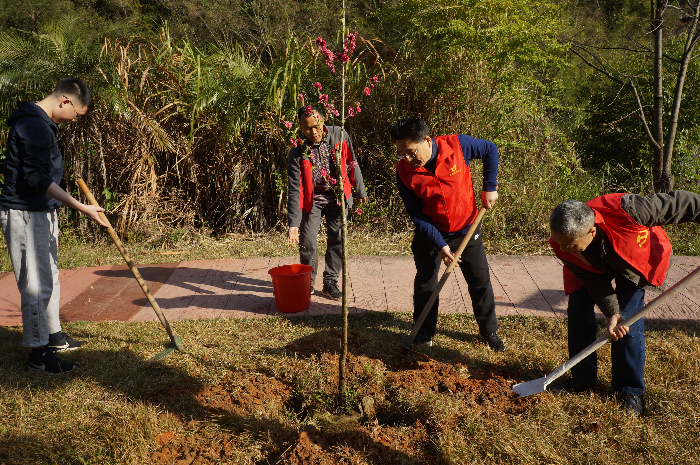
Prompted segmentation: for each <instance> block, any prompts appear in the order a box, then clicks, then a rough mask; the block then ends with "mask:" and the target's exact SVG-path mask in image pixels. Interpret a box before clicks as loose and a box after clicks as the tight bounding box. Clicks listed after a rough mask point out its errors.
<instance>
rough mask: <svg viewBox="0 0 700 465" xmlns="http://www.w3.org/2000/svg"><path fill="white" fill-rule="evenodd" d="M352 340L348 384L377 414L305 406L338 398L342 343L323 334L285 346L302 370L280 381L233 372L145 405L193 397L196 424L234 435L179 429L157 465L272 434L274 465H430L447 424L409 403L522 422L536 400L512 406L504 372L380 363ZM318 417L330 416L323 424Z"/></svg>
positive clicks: (156, 457) (229, 449) (222, 456)
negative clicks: (307, 381) (458, 407)
mask: <svg viewBox="0 0 700 465" xmlns="http://www.w3.org/2000/svg"><path fill="white" fill-rule="evenodd" d="M353 339H354V338H351V339H350V341H351V343H350V344H349V345H350V348H351V353H349V354H348V362H347V373H348V375H347V380H348V386H352V387H353V389H354V390H355V399H356V401H355V405H357V404H359V400H360V399H362V398H363V397H371V399H372V400H373V401H374V403H375V406H376V416H375V415H372V416H371V417H367V416H364V417H363V416H362V415H360V414H359V413H355V414H354V415H347V414H345V415H343V414H342V413H344V411H340V410H338V411H336V412H335V413H340V415H336V416H333V415H331V413H333V412H332V411H331V410H332V409H333V408H336V407H337V404H336V405H335V407H334V405H333V402H334V401H332V402H331V405H328V403H326V404H324V405H323V407H324V408H325V410H324V408H320V409H319V408H317V406H316V404H314V403H313V402H309V401H308V399H309V398H311V397H313V395H312V394H313V392H319V390H320V391H325V392H327V393H329V395H328V397H329V398H332V397H333V396H332V393H333V392H334V389H337V380H338V368H337V367H338V352H339V350H338V349H339V344H338V337H337V335H336V334H334V333H331V332H322V333H318V334H317V337H316V338H313V337H311V338H306V339H305V340H304V343H303V344H296V345H295V344H290V345H289V346H288V347H287V349H288V350H289V351H290V352H293V353H295V354H296V358H295V360H294V361H293V362H292V361H289V363H288V365H286V366H288V367H291V368H289V370H290V371H294V370H296V371H294V372H292V373H285V374H284V375H281V376H280V378H276V377H273V376H270V375H268V374H263V373H243V372H228V373H227V374H226V375H225V376H224V378H223V380H222V381H221V382H220V383H218V384H215V385H205V386H197V385H195V384H193V383H191V382H190V383H186V382H183V383H182V384H181V385H180V386H172V387H169V388H166V389H163V390H161V391H158V392H157V393H155V394H151V395H149V396H148V400H149V401H156V402H157V401H158V398H159V397H161V396H164V395H167V396H177V395H179V396H182V397H188V399H189V401H190V402H194V403H196V404H197V405H198V406H199V408H200V409H201V411H202V414H201V418H200V419H204V420H206V421H216V422H218V423H219V424H222V425H224V426H225V427H226V428H224V430H225V431H230V434H229V433H227V434H223V433H217V434H216V435H214V436H212V435H211V434H210V435H206V433H202V432H201V430H200V428H199V427H198V426H197V422H190V423H188V424H183V425H182V428H181V429H182V430H183V431H180V432H179V433H178V434H176V433H175V432H172V431H166V432H163V433H161V434H160V435H158V436H157V438H156V441H157V443H156V446H157V452H155V453H154V454H153V455H152V457H151V458H152V461H153V463H155V464H158V465H166V464H178V465H189V464H209V463H220V462H226V461H227V460H228V461H230V460H231V459H232V457H233V456H235V454H236V451H238V452H240V451H241V450H244V448H245V445H243V444H239V440H238V435H239V433H242V432H248V433H250V434H253V435H255V434H259V435H260V436H265V435H267V437H268V441H267V446H266V448H265V451H264V453H265V454H267V457H266V458H267V461H268V462H269V463H283V464H289V465H296V464H318V465H326V464H329V465H330V464H344V463H347V464H351V463H386V464H404V463H433V462H434V461H435V459H436V458H435V452H434V451H433V449H432V446H431V440H430V434H431V431H432V430H434V429H435V428H438V427H441V426H438V425H431V424H430V419H429V418H422V417H421V413H420V411H418V410H416V409H414V411H413V412H408V411H406V410H405V408H406V407H405V405H402V404H401V402H406V400H405V399H406V398H412V399H414V400H415V399H418V400H420V399H421V398H426V396H429V395H432V396H434V395H445V396H454V397H455V398H457V399H459V401H460V402H463V403H464V405H468V406H470V408H471V412H472V414H473V413H474V411H475V409H476V411H477V412H481V415H483V416H484V417H485V418H487V419H489V420H496V421H497V420H499V419H502V418H504V417H506V416H512V415H518V414H520V413H522V412H524V411H526V410H527V409H529V408H530V407H531V406H532V405H533V402H535V400H532V399H531V398H525V399H514V394H513V392H512V390H511V386H512V384H513V383H514V379H511V378H517V377H518V375H517V374H512V373H508V371H507V369H505V368H503V367H499V366H497V365H496V366H492V367H490V371H489V372H488V373H485V372H478V371H476V370H471V371H470V369H469V367H468V366H467V365H465V364H461V363H443V362H439V361H436V360H428V361H417V360H415V359H403V358H400V357H398V356H395V357H394V358H392V359H385V360H382V359H378V358H372V357H369V356H367V355H363V354H358V352H360V351H359V350H353V344H352V342H353ZM355 349H358V348H357V347H355ZM312 356H313V360H314V363H318V364H320V365H321V366H322V368H323V371H324V375H326V376H325V378H324V379H323V380H321V384H320V386H317V387H316V389H317V390H316V391H313V392H311V393H310V392H304V387H303V386H295V384H294V383H295V379H298V378H299V376H303V374H304V373H303V372H304V370H305V369H306V368H305V367H306V365H305V363H308V362H307V358H309V357H312ZM161 399H162V397H161ZM164 405H167V404H164ZM414 405H415V404H414ZM357 408H359V407H357ZM409 410H410V409H409ZM281 411H287V412H289V411H291V412H293V413H294V414H296V416H297V419H298V421H297V422H296V423H295V424H296V425H297V426H293V424H290V421H289V414H287V416H286V417H285V418H286V419H282V418H281V417H280V416H279V413H280V412H281ZM345 413H347V412H345ZM321 414H323V415H325V416H322V417H319V416H318V415H321ZM266 422H267V423H266ZM446 422H447V423H449V422H450V419H447V421H446ZM292 423H294V422H292Z"/></svg>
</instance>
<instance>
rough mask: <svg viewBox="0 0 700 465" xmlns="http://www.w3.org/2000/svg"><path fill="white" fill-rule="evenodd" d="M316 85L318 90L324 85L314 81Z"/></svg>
mask: <svg viewBox="0 0 700 465" xmlns="http://www.w3.org/2000/svg"><path fill="white" fill-rule="evenodd" d="M314 87H315V88H316V89H318V90H321V89H323V86H322V85H321V83H320V82H314Z"/></svg>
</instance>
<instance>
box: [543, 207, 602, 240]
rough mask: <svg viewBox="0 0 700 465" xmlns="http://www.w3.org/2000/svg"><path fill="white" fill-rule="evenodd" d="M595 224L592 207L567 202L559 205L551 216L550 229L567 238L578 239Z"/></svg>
mask: <svg viewBox="0 0 700 465" xmlns="http://www.w3.org/2000/svg"><path fill="white" fill-rule="evenodd" d="M594 224H595V213H593V210H592V209H591V207H589V206H588V205H586V204H585V203H583V202H579V201H578V200H567V201H566V202H562V203H560V204H559V205H557V206H556V207H555V208H554V210H552V214H551V215H550V216H549V227H550V228H551V229H552V231H554V232H558V233H559V234H563V235H564V236H566V237H571V238H574V239H578V238H579V237H581V236H583V235H584V234H586V233H587V232H588V231H589V230H590V229H591V228H592V227H593V225H594Z"/></svg>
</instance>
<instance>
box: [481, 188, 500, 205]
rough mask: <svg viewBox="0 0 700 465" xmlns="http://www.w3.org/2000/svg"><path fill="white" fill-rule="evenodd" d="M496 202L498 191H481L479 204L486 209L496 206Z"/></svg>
mask: <svg viewBox="0 0 700 465" xmlns="http://www.w3.org/2000/svg"><path fill="white" fill-rule="evenodd" d="M496 200H498V191H491V192H486V191H481V204H482V205H483V206H484V207H486V208H487V209H489V208H493V206H494V205H496Z"/></svg>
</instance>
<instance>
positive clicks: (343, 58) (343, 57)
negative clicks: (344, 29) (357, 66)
mask: <svg viewBox="0 0 700 465" xmlns="http://www.w3.org/2000/svg"><path fill="white" fill-rule="evenodd" d="M335 59H336V60H338V61H340V62H343V63H347V62H348V60H349V59H350V57H349V56H348V55H347V53H345V52H340V53H337V54H336V55H335Z"/></svg>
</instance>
